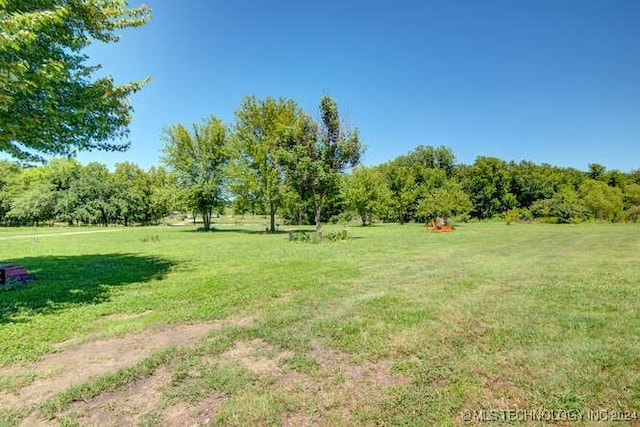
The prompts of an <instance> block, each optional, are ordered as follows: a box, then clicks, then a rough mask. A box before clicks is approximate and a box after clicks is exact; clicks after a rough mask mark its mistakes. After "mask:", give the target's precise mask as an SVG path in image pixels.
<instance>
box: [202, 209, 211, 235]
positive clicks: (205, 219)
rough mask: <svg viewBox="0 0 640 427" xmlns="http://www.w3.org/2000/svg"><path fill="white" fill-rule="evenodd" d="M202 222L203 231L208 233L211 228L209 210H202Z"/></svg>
mask: <svg viewBox="0 0 640 427" xmlns="http://www.w3.org/2000/svg"><path fill="white" fill-rule="evenodd" d="M202 222H203V224H204V231H209V229H210V228H211V209H208V210H207V209H203V210H202Z"/></svg>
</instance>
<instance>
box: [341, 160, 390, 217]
mask: <svg viewBox="0 0 640 427" xmlns="http://www.w3.org/2000/svg"><path fill="white" fill-rule="evenodd" d="M390 198H391V194H390V192H389V189H388V188H387V186H386V184H385V182H384V176H383V175H382V172H380V171H379V170H378V169H377V168H374V167H366V166H359V167H357V168H355V169H354V170H353V171H352V172H351V173H350V174H349V175H346V176H345V177H344V180H343V181H342V199H343V201H344V206H345V208H347V209H349V210H352V211H354V212H357V214H358V215H359V216H360V219H361V221H362V225H363V226H366V225H367V223H368V224H371V222H372V217H373V215H379V214H381V213H382V212H383V211H384V208H385V207H386V206H388V205H389V200H390Z"/></svg>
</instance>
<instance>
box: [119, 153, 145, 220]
mask: <svg viewBox="0 0 640 427" xmlns="http://www.w3.org/2000/svg"><path fill="white" fill-rule="evenodd" d="M111 182H112V185H113V196H112V198H111V204H112V206H113V211H114V216H115V218H117V219H119V220H120V221H122V223H123V224H124V225H125V227H126V226H128V225H129V224H130V223H131V222H147V220H148V218H149V216H150V213H149V210H150V206H149V205H150V192H151V190H150V188H149V182H148V180H147V177H146V174H145V172H144V171H143V170H142V169H140V167H139V166H138V165H135V164H133V163H131V162H123V163H117V164H116V168H115V171H114V173H113V174H111Z"/></svg>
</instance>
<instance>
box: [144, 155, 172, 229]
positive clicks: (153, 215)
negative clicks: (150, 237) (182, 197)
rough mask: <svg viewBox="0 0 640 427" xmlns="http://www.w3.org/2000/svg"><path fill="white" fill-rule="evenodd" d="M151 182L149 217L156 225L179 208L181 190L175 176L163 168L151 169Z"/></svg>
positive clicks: (148, 173)
mask: <svg viewBox="0 0 640 427" xmlns="http://www.w3.org/2000/svg"><path fill="white" fill-rule="evenodd" d="M147 179H148V181H149V189H150V194H149V215H150V219H151V220H153V221H154V222H155V223H156V224H158V223H159V222H160V220H161V219H162V218H164V217H166V216H168V215H169V214H170V213H171V212H172V211H173V210H174V209H176V208H177V207H178V200H179V190H178V188H177V183H176V182H175V179H174V177H173V176H171V175H170V174H169V173H167V171H166V169H164V168H163V167H151V168H150V169H149V171H148V172H147Z"/></svg>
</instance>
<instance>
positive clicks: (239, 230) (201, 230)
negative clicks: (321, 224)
mask: <svg viewBox="0 0 640 427" xmlns="http://www.w3.org/2000/svg"><path fill="white" fill-rule="evenodd" d="M182 231H183V232H185V233H214V234H215V233H243V234H254V235H261V234H263V235H277V234H280V235H285V234H289V233H315V232H316V230H315V229H314V228H304V229H303V228H292V229H287V228H281V229H280V230H276V231H274V232H270V231H267V230H265V229H261V230H256V229H255V228H254V229H250V228H248V227H247V228H242V227H225V228H218V227H211V229H210V230H209V231H206V230H205V229H204V228H202V227H200V228H198V229H195V230H182Z"/></svg>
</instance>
